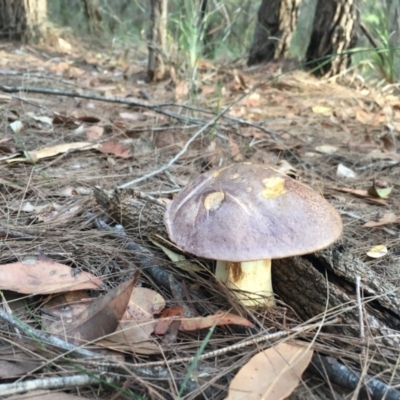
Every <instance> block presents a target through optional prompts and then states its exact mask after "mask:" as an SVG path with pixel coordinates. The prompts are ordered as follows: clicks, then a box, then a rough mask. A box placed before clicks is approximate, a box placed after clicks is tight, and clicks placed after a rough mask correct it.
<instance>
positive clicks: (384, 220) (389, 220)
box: [362, 213, 400, 228]
mask: <svg viewBox="0 0 400 400" xmlns="http://www.w3.org/2000/svg"><path fill="white" fill-rule="evenodd" d="M398 223H400V217H397V216H396V214H394V213H386V214H383V215H382V217H381V218H379V219H378V220H377V221H368V222H366V223H365V224H364V225H362V226H363V228H374V227H375V226H382V225H388V224H398Z"/></svg>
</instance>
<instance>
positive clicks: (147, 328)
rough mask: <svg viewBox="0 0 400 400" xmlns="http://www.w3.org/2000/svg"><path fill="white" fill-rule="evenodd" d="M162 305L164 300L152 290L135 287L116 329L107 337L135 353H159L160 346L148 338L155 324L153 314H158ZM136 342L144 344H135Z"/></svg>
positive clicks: (163, 305)
mask: <svg viewBox="0 0 400 400" xmlns="http://www.w3.org/2000/svg"><path fill="white" fill-rule="evenodd" d="M164 307H165V300H164V299H163V297H162V296H161V295H160V294H158V293H157V292H155V291H154V290H151V289H147V288H142V287H138V288H135V289H134V291H133V293H132V295H131V298H130V301H129V305H128V307H127V309H126V312H125V314H124V316H123V317H122V319H121V321H120V323H119V325H118V328H117V330H116V331H115V333H114V334H113V335H111V336H109V338H108V339H109V340H110V341H112V342H114V343H119V344H126V345H128V346H129V347H130V350H131V351H134V352H135V353H141V354H154V353H159V352H160V347H159V346H158V345H156V344H155V343H152V342H151V340H150V339H151V334H152V333H153V332H154V327H155V324H156V321H155V320H154V314H159V313H160V311H161V310H162V309H163V308H164ZM136 344H144V346H135V345H136Z"/></svg>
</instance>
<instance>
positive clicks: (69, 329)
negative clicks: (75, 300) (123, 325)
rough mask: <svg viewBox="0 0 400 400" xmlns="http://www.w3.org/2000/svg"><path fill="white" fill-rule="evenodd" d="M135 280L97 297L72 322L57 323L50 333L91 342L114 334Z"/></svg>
mask: <svg viewBox="0 0 400 400" xmlns="http://www.w3.org/2000/svg"><path fill="white" fill-rule="evenodd" d="M138 278H139V275H138V274H137V276H136V278H135V279H131V280H130V281H127V282H124V283H121V284H120V285H119V286H117V287H116V288H114V289H112V290H110V291H109V292H108V293H107V294H106V295H105V296H101V297H97V298H96V299H95V300H94V301H93V302H92V303H91V304H90V306H89V307H87V308H86V309H85V311H84V312H83V313H81V314H80V315H79V316H78V317H76V318H75V319H73V320H72V321H70V322H69V321H57V322H55V323H54V324H53V325H52V331H53V332H55V333H57V334H59V335H60V336H62V337H63V338H64V339H68V340H71V339H72V340H74V341H76V342H79V341H81V340H87V341H93V340H96V339H99V338H102V337H104V336H106V335H109V334H110V333H113V332H115V329H116V328H117V326H118V324H119V321H120V320H121V318H122V316H123V315H124V314H125V312H126V309H127V306H128V303H129V299H130V297H131V295H132V291H133V289H134V287H135V285H136V283H137V280H138Z"/></svg>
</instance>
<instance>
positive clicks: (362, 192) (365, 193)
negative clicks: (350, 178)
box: [332, 187, 388, 206]
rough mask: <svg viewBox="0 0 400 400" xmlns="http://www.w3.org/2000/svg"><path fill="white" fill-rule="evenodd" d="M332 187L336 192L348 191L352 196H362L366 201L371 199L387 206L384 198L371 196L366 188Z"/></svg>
mask: <svg viewBox="0 0 400 400" xmlns="http://www.w3.org/2000/svg"><path fill="white" fill-rule="evenodd" d="M332 189H334V190H337V191H338V192H343V193H350V194H353V195H354V196H357V197H361V198H364V199H366V200H368V201H371V202H372V203H377V204H380V205H382V206H387V205H388V204H387V202H386V200H384V199H379V198H375V197H372V196H371V195H370V194H369V193H368V191H367V190H362V189H350V188H339V187H332Z"/></svg>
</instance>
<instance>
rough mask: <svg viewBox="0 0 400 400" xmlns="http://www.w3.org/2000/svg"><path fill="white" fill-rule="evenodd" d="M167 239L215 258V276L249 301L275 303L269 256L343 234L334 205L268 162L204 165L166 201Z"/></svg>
mask: <svg viewBox="0 0 400 400" xmlns="http://www.w3.org/2000/svg"><path fill="white" fill-rule="evenodd" d="M164 220H165V224H166V227H167V230H168V234H169V236H170V239H171V240H172V241H173V242H174V243H175V244H176V245H177V246H178V247H179V248H181V249H182V250H184V251H185V252H188V253H191V254H194V255H196V256H198V257H203V258H208V259H214V260H217V264H216V272H215V274H216V277H217V278H218V279H220V280H221V281H222V282H224V283H225V284H226V286H227V287H228V288H230V289H237V290H236V291H234V293H235V296H236V297H237V298H238V299H239V301H241V302H242V303H243V304H245V305H250V306H251V305H256V304H260V303H262V302H264V303H265V304H266V305H267V306H273V305H274V304H275V301H274V297H273V289H272V281H271V260H272V259H276V258H286V257H292V256H297V255H302V254H308V253H313V252H315V251H318V250H321V249H323V248H325V247H328V246H329V245H330V244H332V243H333V242H334V241H336V240H337V239H338V238H339V237H340V236H341V234H342V230H343V225H342V220H341V218H340V215H339V214H338V212H337V211H336V209H335V208H334V207H333V206H332V205H331V204H330V203H329V202H328V201H327V200H325V199H324V198H323V197H322V196H321V195H319V194H318V193H317V192H315V191H314V190H312V189H311V188H309V187H308V186H306V185H304V184H302V183H300V182H298V181H296V180H294V179H292V178H290V177H288V176H286V175H283V174H281V173H280V172H278V171H276V170H275V169H273V168H270V167H268V166H265V165H257V164H251V163H238V164H233V165H230V166H228V167H222V168H220V169H217V170H214V171H207V172H205V173H203V174H201V175H199V176H198V177H197V178H196V179H195V180H193V181H192V182H191V183H189V185H188V186H186V187H185V188H184V189H183V190H182V191H181V192H180V193H179V194H178V195H177V196H176V197H175V198H174V199H173V201H172V202H171V203H170V204H169V205H168V207H167V211H166V213H165V218H164Z"/></svg>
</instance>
